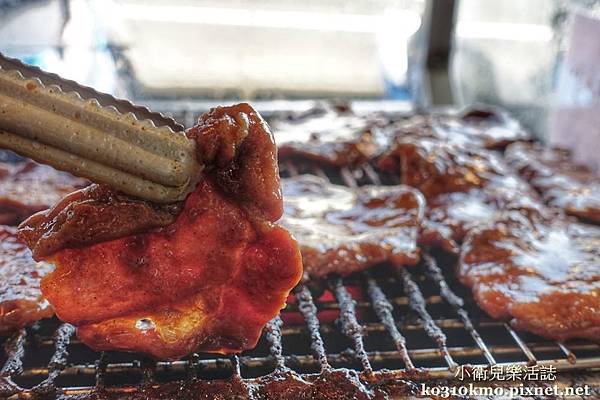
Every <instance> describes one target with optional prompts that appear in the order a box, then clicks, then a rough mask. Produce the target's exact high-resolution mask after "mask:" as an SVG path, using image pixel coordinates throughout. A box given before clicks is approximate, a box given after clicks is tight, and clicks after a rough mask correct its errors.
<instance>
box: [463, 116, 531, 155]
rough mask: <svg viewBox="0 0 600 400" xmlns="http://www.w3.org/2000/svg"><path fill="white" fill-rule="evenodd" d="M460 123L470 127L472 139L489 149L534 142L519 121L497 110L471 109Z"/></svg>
mask: <svg viewBox="0 0 600 400" xmlns="http://www.w3.org/2000/svg"><path fill="white" fill-rule="evenodd" d="M460 122H462V123H463V124H464V125H465V126H466V127H468V130H469V132H470V134H471V137H473V138H474V137H476V138H478V139H479V140H480V141H481V144H482V145H483V146H484V147H485V148H487V149H497V150H500V149H504V148H506V146H508V145H509V144H511V143H515V142H529V141H531V140H533V138H532V136H531V134H530V133H529V132H528V131H527V130H525V129H524V128H523V127H522V126H521V124H520V123H519V121H518V120H516V119H514V118H512V117H511V116H510V115H509V114H508V113H506V112H505V111H502V110H498V109H495V108H489V107H482V106H477V105H476V106H472V107H469V108H467V109H465V110H463V112H462V113H461V115H460Z"/></svg>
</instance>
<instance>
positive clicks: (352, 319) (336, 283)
mask: <svg viewBox="0 0 600 400" xmlns="http://www.w3.org/2000/svg"><path fill="white" fill-rule="evenodd" d="M330 287H331V289H332V291H333V292H334V293H335V297H336V299H337V301H338V303H339V305H340V317H339V319H340V325H341V328H342V329H341V330H342V333H343V334H344V335H346V336H347V337H349V338H350V339H351V340H352V342H353V343H354V350H355V352H356V357H357V358H358V360H359V361H360V363H361V365H362V368H363V370H364V371H365V372H366V373H367V374H371V373H373V369H372V368H371V363H370V362H369V356H368V355H367V352H366V351H365V345H364V342H363V330H362V326H361V325H360V324H359V323H358V320H357V319H356V309H355V308H356V302H355V301H354V299H352V296H351V295H350V293H348V290H347V289H346V287H345V286H344V285H343V283H342V279H341V278H337V279H333V280H332V281H331V282H330Z"/></svg>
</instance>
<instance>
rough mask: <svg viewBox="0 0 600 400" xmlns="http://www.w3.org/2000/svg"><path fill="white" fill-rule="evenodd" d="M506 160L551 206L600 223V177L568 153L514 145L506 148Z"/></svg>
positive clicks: (553, 149) (530, 145) (534, 146)
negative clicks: (579, 163) (572, 158)
mask: <svg viewBox="0 0 600 400" xmlns="http://www.w3.org/2000/svg"><path fill="white" fill-rule="evenodd" d="M506 158H507V160H508V162H509V163H510V165H512V166H514V167H515V168H516V169H517V171H518V172H519V173H520V174H521V175H522V176H523V177H524V178H525V179H527V180H529V182H530V183H531V185H532V186H533V187H534V188H535V189H536V190H537V191H539V192H540V193H541V195H542V197H543V199H544V201H545V202H546V203H547V204H548V205H549V206H551V207H557V208H560V209H562V210H564V212H565V213H567V214H569V215H573V216H576V217H579V218H581V219H582V220H584V221H586V222H593V223H596V224H600V177H598V175H596V174H594V173H593V172H592V171H590V170H589V169H588V168H586V167H585V166H582V165H578V164H575V163H574V162H573V161H572V160H571V156H570V154H569V152H568V151H566V150H562V149H557V148H548V147H545V146H543V145H541V144H529V143H515V144H513V145H511V146H509V147H508V148H507V150H506Z"/></svg>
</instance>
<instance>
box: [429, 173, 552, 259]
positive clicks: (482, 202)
mask: <svg viewBox="0 0 600 400" xmlns="http://www.w3.org/2000/svg"><path fill="white" fill-rule="evenodd" d="M511 213H519V214H523V215H525V216H527V217H528V218H536V219H547V218H550V217H551V215H550V214H549V213H548V210H546V208H545V207H544V206H543V204H542V203H541V201H540V200H539V198H538V196H537V194H536V193H535V192H534V191H533V190H532V189H531V188H530V187H529V185H528V184H527V183H526V182H523V181H522V180H521V179H520V178H518V177H516V176H510V175H508V176H504V177H497V178H495V179H493V180H492V181H490V182H488V184H487V185H485V186H484V187H483V188H475V189H471V190H469V191H468V192H464V193H463V192H455V193H444V194H440V195H438V196H435V197H434V198H433V199H431V200H430V201H429V202H428V204H427V210H426V213H425V221H424V222H423V229H422V230H421V234H420V236H419V244H421V245H426V246H430V247H441V248H442V249H444V250H446V251H448V252H450V253H457V251H458V248H459V246H458V244H459V243H460V242H462V240H463V239H464V237H465V236H466V234H467V233H468V232H469V231H470V230H472V229H474V228H476V227H478V226H481V225H485V224H486V223H490V222H494V221H496V220H498V219H501V218H503V217H505V216H507V215H508V214H511Z"/></svg>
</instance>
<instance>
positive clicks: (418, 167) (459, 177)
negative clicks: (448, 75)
mask: <svg viewBox="0 0 600 400" xmlns="http://www.w3.org/2000/svg"><path fill="white" fill-rule="evenodd" d="M459 140H461V139H460V138H459V137H454V138H453V139H444V138H438V137H429V136H426V135H409V136H404V137H400V138H399V139H398V140H397V142H396V143H395V144H394V145H392V146H391V147H390V149H389V150H388V151H387V152H386V153H385V154H383V155H382V156H381V157H380V158H379V160H378V162H377V165H378V168H379V169H380V170H381V171H383V172H385V173H388V174H391V175H394V176H397V177H399V178H400V182H401V183H402V184H405V185H409V186H412V187H415V188H417V189H419V190H420V191H421V192H422V193H423V194H424V195H425V198H426V199H427V200H430V199H432V198H434V197H435V196H437V195H439V194H443V193H452V192H466V191H468V190H471V189H474V188H481V187H483V186H484V185H485V184H486V183H487V182H489V181H490V180H492V179H495V178H496V177H499V176H504V175H507V174H508V173H509V171H508V170H507V168H506V165H505V164H504V163H503V161H502V159H501V158H500V157H499V156H498V155H497V154H496V153H495V152H493V151H490V150H486V149H483V148H480V147H477V146H475V145H469V144H468V143H461V142H457V141H459ZM461 141H462V140H461Z"/></svg>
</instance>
